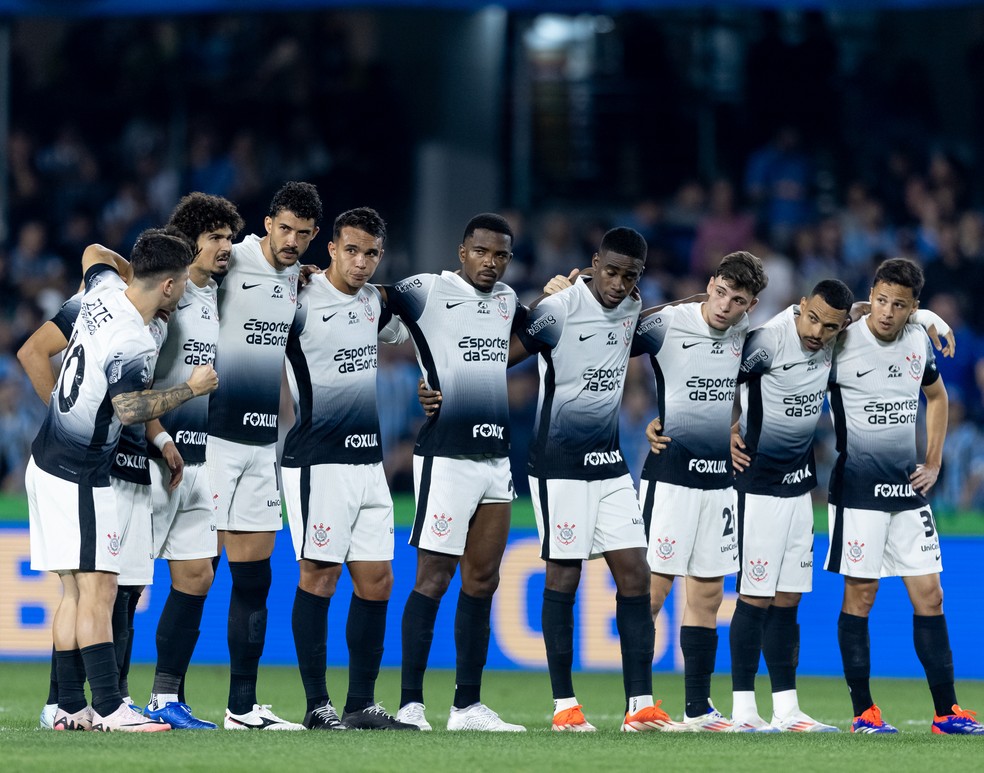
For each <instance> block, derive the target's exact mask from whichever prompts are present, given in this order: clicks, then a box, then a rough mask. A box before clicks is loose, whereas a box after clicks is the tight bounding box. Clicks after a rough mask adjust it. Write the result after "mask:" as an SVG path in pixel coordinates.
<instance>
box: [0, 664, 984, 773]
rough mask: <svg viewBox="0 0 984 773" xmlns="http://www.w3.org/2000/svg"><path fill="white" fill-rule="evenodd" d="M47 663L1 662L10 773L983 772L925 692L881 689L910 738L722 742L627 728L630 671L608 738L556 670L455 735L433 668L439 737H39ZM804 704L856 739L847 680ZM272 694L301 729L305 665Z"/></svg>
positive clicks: (216, 673) (390, 703)
mask: <svg viewBox="0 0 984 773" xmlns="http://www.w3.org/2000/svg"><path fill="white" fill-rule="evenodd" d="M227 679H228V675H227V671H226V670H225V669H223V668H217V667H194V668H192V672H191V674H190V675H189V678H188V684H189V693H188V697H189V701H190V702H191V705H192V706H193V708H194V710H195V713H196V714H197V715H199V716H201V717H203V718H207V719H212V720H216V721H217V722H219V723H220V725H221V717H222V712H223V709H224V707H225V695H226V691H227ZM47 680H48V666H47V664H44V663H27V664H25V663H12V662H3V663H0V769H2V770H4V771H46V772H47V771H53V770H55V771H56V770H86V769H89V770H139V771H142V772H143V771H156V770H167V771H185V770H188V771H197V770H202V771H212V772H213V773H214V771H222V770H237V771H267V770H270V771H286V770H292V771H297V772H298V773H299V772H300V771H308V770H310V771H322V770H333V771H364V770H365V771H406V772H408V771H416V770H422V771H428V772H429V773H430V772H431V771H433V772H434V773H439V772H441V771H454V772H455V773H461V771H467V772H468V773H472V772H473V771H475V772H478V771H512V770H517V771H534V770H535V771H538V773H541V772H542V771H544V770H547V771H564V772H565V773H566V772H567V771H597V770H604V769H606V768H607V769H608V770H612V771H623V770H624V771H628V770H633V769H638V770H647V769H650V768H656V769H658V770H670V771H691V770H692V771H728V773H742V772H743V771H750V772H752V771H754V773H761V772H762V771H763V770H769V769H775V768H776V767H777V766H780V765H781V766H782V767H783V769H784V770H787V771H797V773H798V772H799V771H814V770H817V771H820V770H864V771H865V773H873V772H876V771H892V773H903V772H904V771H919V773H924V772H925V771H926V770H981V769H982V768H984V737H976V738H967V737H964V738H957V737H941V736H934V735H932V734H931V733H930V730H929V724H930V721H931V717H932V713H933V710H932V705H931V703H930V700H929V691H928V690H927V689H926V686H925V683H924V682H922V681H917V680H884V679H883V680H875V681H874V683H873V692H874V695H875V698H876V700H877V701H878V703H879V705H880V706H881V707H882V710H883V712H884V716H885V718H886V719H887V720H888V721H889V722H891V723H892V724H894V725H896V727H898V728H899V729H900V730H901V731H902V734H901V735H899V736H894V737H876V736H853V735H851V734H850V733H847V732H842V733H839V734H836V735H835V734H830V735H795V734H783V735H778V736H775V735H774V736H747V735H718V734H693V735H691V734H683V735H679V734H665V733H646V734H626V733H619V732H617V729H618V727H619V724H620V721H621V716H622V713H621V712H622V687H621V678H620V677H619V676H618V675H617V674H598V673H588V674H577V675H576V677H575V686H576V687H577V689H578V699H579V700H580V701H581V702H582V703H583V704H584V706H585V711H586V713H587V716H588V719H589V720H591V721H592V722H593V723H594V724H595V725H597V726H598V728H599V732H597V733H594V734H561V733H551V732H550V730H549V728H550V714H551V702H550V685H549V680H548V678H547V675H546V674H545V673H542V672H490V673H488V674H487V676H486V680H485V682H486V683H485V687H484V689H483V700H485V702H486V703H488V704H489V705H490V706H492V707H493V708H494V709H496V710H497V711H499V712H500V714H502V716H503V717H504V718H505V719H507V720H509V721H511V722H520V723H523V724H525V725H526V726H527V727H528V728H529V731H530V732H528V733H525V734H512V733H506V734H482V733H448V732H446V731H445V730H444V724H445V721H446V719H447V707H448V706H449V705H450V702H451V696H452V691H453V687H454V684H453V682H454V679H453V674H452V673H450V672H447V671H433V672H428V676H427V682H426V685H425V686H426V696H427V702H428V712H427V714H428V718H429V720H430V721H431V723H432V724H433V725H434V727H435V732H433V733H381V732H376V733H372V732H361V733H356V732H352V733H271V732H267V733H263V732H229V731H224V730H221V729H220V730H217V731H212V732H172V733H159V734H154V735H151V736H133V735H126V734H123V733H117V734H112V735H102V734H95V733H91V734H90V733H53V732H50V731H39V730H36V729H35V727H36V726H37V718H38V712H39V710H40V708H41V704H42V702H43V700H44V697H45V693H46V690H47ZM151 680H152V671H151V668H150V667H149V666H135V667H134V669H133V673H132V674H131V678H130V685H131V687H132V689H133V693H134V698H136V699H138V700H141V699H146V697H147V694H148V691H149V688H150V683H151ZM759 681H760V682H761V683H762V684H761V689H760V690H759V708H760V710H761V712H762V713H763V714H765V713H766V712H767V711H768V710H769V708H770V706H771V703H770V697H769V694H768V686H767V685H768V680H767V678H763V677H760V679H759ZM345 684H346V676H345V674H344V672H341V671H338V670H334V669H333V670H330V671H329V674H328V686H329V688H330V689H331V691H332V693H333V696H334V700H335V702H336V704H341V703H342V702H343V701H344V693H345ZM729 688H730V684H729V679H728V678H727V677H726V676H722V675H719V676H717V677H716V678H715V682H714V694H715V696H716V702H717V705H718V707H719V708H720V709H721V710H722V712H725V713H728V712H729V711H730V708H731V694H730V689H729ZM655 690H656V695H657V697H662V698H663V699H664V701H665V702H664V707H666V708H668V709H669V711H670V714H671V715H673V716H675V717H677V718H679V715H680V714H681V713H682V702H683V683H682V677H681V676H680V675H674V674H671V675H658V676H657V677H656V680H655ZM799 692H800V699H801V703H802V705H803V708H804V709H805V710H806V711H808V712H810V713H811V714H812V715H813V716H814V717H816V718H817V719H819V720H822V721H825V722H828V723H831V724H834V725H837V726H839V727H840V728H841V729H842V730H846V729H847V727H848V722H849V720H850V701H849V700H848V697H847V689H846V687H845V686H844V683H843V681H842V680H840V679H820V678H803V679H801V680H800V684H799ZM259 694H260V698H261V700H263V701H269V702H271V703H272V704H273V707H274V710H275V711H276V712H277V713H278V714H280V715H281V716H283V717H285V718H287V719H292V720H298V721H299V720H300V719H301V716H302V714H303V706H304V699H303V691H302V689H301V686H300V678H299V676H298V675H297V672H296V670H294V669H292V668H272V667H271V668H264V669H263V670H262V671H261V674H260V683H259ZM398 695H399V673H398V672H396V671H394V670H387V671H384V672H383V673H382V674H381V676H380V681H379V685H378V689H377V698H378V699H379V700H381V701H382V702H383V703H384V705H386V706H387V707H388V708H390V709H395V708H396V704H397V702H398ZM958 695H959V696H960V700H961V703H962V704H963V705H964V706H966V707H970V708H974V707H977V708H984V682H965V683H962V684H959V685H958Z"/></svg>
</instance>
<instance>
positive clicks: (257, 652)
mask: <svg viewBox="0 0 984 773" xmlns="http://www.w3.org/2000/svg"><path fill="white" fill-rule="evenodd" d="M229 573H230V574H231V575H232V595H231V597H230V599H229V629H228V637H229V671H230V678H229V710H230V711H231V712H232V713H233V714H245V713H247V712H249V711H252V710H253V705H254V704H255V703H256V702H257V701H256V674H257V671H258V670H259V666H260V656H261V655H262V654H263V644H264V642H265V641H266V625H267V609H266V600H267V596H268V595H269V593H270V582H271V573H270V559H269V558H264V559H262V560H260V561H230V562H229Z"/></svg>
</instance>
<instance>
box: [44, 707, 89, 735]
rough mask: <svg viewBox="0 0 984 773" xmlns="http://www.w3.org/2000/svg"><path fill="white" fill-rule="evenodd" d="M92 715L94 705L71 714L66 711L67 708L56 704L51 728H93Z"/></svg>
mask: <svg viewBox="0 0 984 773" xmlns="http://www.w3.org/2000/svg"><path fill="white" fill-rule="evenodd" d="M45 708H47V707H45ZM92 715H93V712H92V706H86V707H85V708H84V709H80V710H79V711H76V712H75V713H74V714H69V713H68V712H67V711H65V709H60V708H58V706H55V716H54V718H53V719H52V721H51V729H52V730H92ZM42 716H43V715H42Z"/></svg>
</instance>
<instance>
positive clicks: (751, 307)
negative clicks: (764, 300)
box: [745, 298, 759, 314]
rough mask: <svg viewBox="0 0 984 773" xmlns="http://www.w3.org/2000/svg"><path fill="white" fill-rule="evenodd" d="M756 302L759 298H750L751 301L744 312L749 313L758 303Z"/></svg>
mask: <svg viewBox="0 0 984 773" xmlns="http://www.w3.org/2000/svg"><path fill="white" fill-rule="evenodd" d="M758 302H759V299H758V298H752V302H751V303H750V304H748V308H747V309H745V313H746V314H751V313H752V309H754V308H755V307H756V306H757V305H758Z"/></svg>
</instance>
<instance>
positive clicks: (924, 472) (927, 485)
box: [909, 464, 940, 496]
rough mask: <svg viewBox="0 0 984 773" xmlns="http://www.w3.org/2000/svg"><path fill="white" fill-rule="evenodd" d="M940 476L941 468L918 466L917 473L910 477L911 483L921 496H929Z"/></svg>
mask: <svg viewBox="0 0 984 773" xmlns="http://www.w3.org/2000/svg"><path fill="white" fill-rule="evenodd" d="M939 476H940V468H939V467H929V466H928V465H925V464H917V465H916V471H915V472H914V473H912V475H910V476H909V482H910V483H911V484H912V488H914V489H915V490H916V491H917V492H918V493H919V494H922V495H923V496H926V495H927V494H929V490H930V489H931V488H932V487H933V485H934V484H935V483H936V479H937V478H938V477H939Z"/></svg>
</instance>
